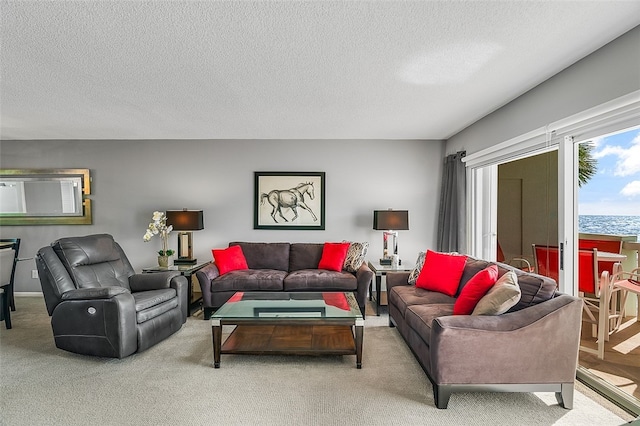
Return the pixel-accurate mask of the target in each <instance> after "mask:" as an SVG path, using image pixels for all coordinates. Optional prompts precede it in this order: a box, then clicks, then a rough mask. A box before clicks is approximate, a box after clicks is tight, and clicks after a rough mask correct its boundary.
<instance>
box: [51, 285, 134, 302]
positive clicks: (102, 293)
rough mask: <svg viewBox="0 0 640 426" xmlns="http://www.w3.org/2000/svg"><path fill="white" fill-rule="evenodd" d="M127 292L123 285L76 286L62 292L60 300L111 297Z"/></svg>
mask: <svg viewBox="0 0 640 426" xmlns="http://www.w3.org/2000/svg"><path fill="white" fill-rule="evenodd" d="M123 293H129V290H127V289H126V288H124V287H117V286H113V287H95V288H77V289H75V290H69V291H67V292H64V293H62V296H61V299H62V300H94V299H111V298H112V297H115V296H117V295H118V294H123Z"/></svg>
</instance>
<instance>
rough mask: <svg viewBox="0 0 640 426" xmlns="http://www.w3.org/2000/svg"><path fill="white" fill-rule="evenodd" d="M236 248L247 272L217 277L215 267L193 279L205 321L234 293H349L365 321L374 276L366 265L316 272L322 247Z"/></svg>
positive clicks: (276, 245)
mask: <svg viewBox="0 0 640 426" xmlns="http://www.w3.org/2000/svg"><path fill="white" fill-rule="evenodd" d="M233 245H239V246H241V247H242V252H243V254H244V257H245V258H246V260H247V265H248V266H249V269H244V270H238V271H232V272H228V273H226V274H224V275H220V272H219V271H218V267H217V266H216V265H215V263H211V264H210V265H207V266H205V267H204V268H202V269H201V270H199V271H198V272H196V277H197V278H198V282H199V283H200V287H201V288H202V306H203V310H204V318H205V319H208V318H210V317H211V314H212V313H213V312H214V311H215V310H216V309H218V308H219V307H220V306H222V305H223V304H224V303H225V302H226V301H227V300H229V298H230V297H231V296H233V294H234V293H235V292H237V291H294V292H295V291H314V292H318V291H352V292H353V293H354V294H355V296H356V300H357V301H358V306H359V307H360V311H361V312H362V316H363V317H364V307H365V302H366V297H367V289H368V287H369V284H370V283H371V279H372V278H373V272H372V271H371V269H369V267H368V266H367V264H366V262H363V263H362V265H361V266H360V267H359V268H358V269H357V271H356V272H349V271H346V270H343V271H341V272H336V271H328V270H324V269H318V263H319V262H320V258H321V257H322V250H323V247H324V244H322V243H262V242H231V243H229V246H233Z"/></svg>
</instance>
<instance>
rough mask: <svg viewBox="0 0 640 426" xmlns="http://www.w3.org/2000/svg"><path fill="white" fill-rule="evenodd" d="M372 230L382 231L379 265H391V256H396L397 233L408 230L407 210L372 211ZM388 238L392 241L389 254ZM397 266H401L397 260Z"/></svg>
mask: <svg viewBox="0 0 640 426" xmlns="http://www.w3.org/2000/svg"><path fill="white" fill-rule="evenodd" d="M373 229H375V230H377V231H384V232H383V234H382V242H383V246H382V258H381V259H380V264H381V265H391V264H392V260H393V255H398V232H397V231H406V230H408V229H409V211H408V210H391V209H389V210H374V211H373ZM389 237H391V238H392V239H393V245H392V247H393V250H392V252H391V253H390V252H389ZM398 264H402V262H401V261H400V259H398Z"/></svg>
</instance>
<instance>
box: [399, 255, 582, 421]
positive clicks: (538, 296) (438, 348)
mask: <svg viewBox="0 0 640 426" xmlns="http://www.w3.org/2000/svg"><path fill="white" fill-rule="evenodd" d="M490 264H491V263H490V262H486V261H483V260H477V259H473V258H468V259H467V261H466V264H465V268H464V272H463V275H462V278H461V280H460V284H459V286H458V292H457V294H456V296H458V295H459V294H460V291H461V289H462V288H463V287H464V286H465V284H466V283H467V282H468V281H469V279H471V277H473V276H474V275H475V274H476V273H477V272H479V271H481V270H482V269H484V268H486V267H487V266H488V265H490ZM497 265H498V271H499V276H502V275H503V274H504V273H506V272H507V271H509V270H511V271H514V272H515V273H516V275H517V277H518V284H519V286H520V289H521V292H522V296H521V299H520V301H519V302H518V303H517V304H516V305H515V306H513V307H512V308H510V309H509V310H508V311H507V312H506V313H504V314H501V315H494V316H480V315H452V313H453V305H454V302H455V300H456V299H455V298H454V297H449V296H447V295H445V294H442V293H437V292H433V291H428V290H424V289H421V288H417V287H415V286H413V285H409V284H408V278H409V273H402V272H397V273H387V288H388V303H389V325H390V326H392V327H393V326H396V327H397V329H398V331H399V332H400V335H401V336H402V337H403V338H404V340H405V342H406V343H407V345H408V346H409V347H410V348H411V350H412V351H413V353H414V355H415V356H416V358H417V360H418V361H419V363H420V364H421V366H422V368H423V369H424V371H425V372H426V374H427V376H428V378H429V380H430V381H431V383H432V385H433V394H434V401H435V405H436V406H437V407H438V408H447V404H448V402H449V397H450V396H451V393H452V392H472V391H491V392H555V393H556V399H557V400H558V402H559V403H560V404H562V405H563V406H564V407H565V408H567V409H570V408H572V406H573V386H574V381H575V374H576V364H577V359H578V347H579V343H580V326H581V312H582V301H581V300H580V299H579V298H577V297H572V296H569V295H566V294H562V293H559V292H557V291H556V282H555V281H553V280H551V279H549V278H547V277H543V276H540V275H536V274H531V273H525V272H523V271H520V270H518V269H515V268H512V267H511V266H509V265H504V264H497Z"/></svg>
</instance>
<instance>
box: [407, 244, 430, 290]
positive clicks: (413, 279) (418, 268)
mask: <svg viewBox="0 0 640 426" xmlns="http://www.w3.org/2000/svg"><path fill="white" fill-rule="evenodd" d="M426 256H427V252H426V251H421V252H420V253H418V259H417V260H416V266H414V267H413V269H412V270H411V273H410V274H409V284H411V285H416V280H417V279H418V275H420V271H422V267H423V266H424V258H425V257H426Z"/></svg>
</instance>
